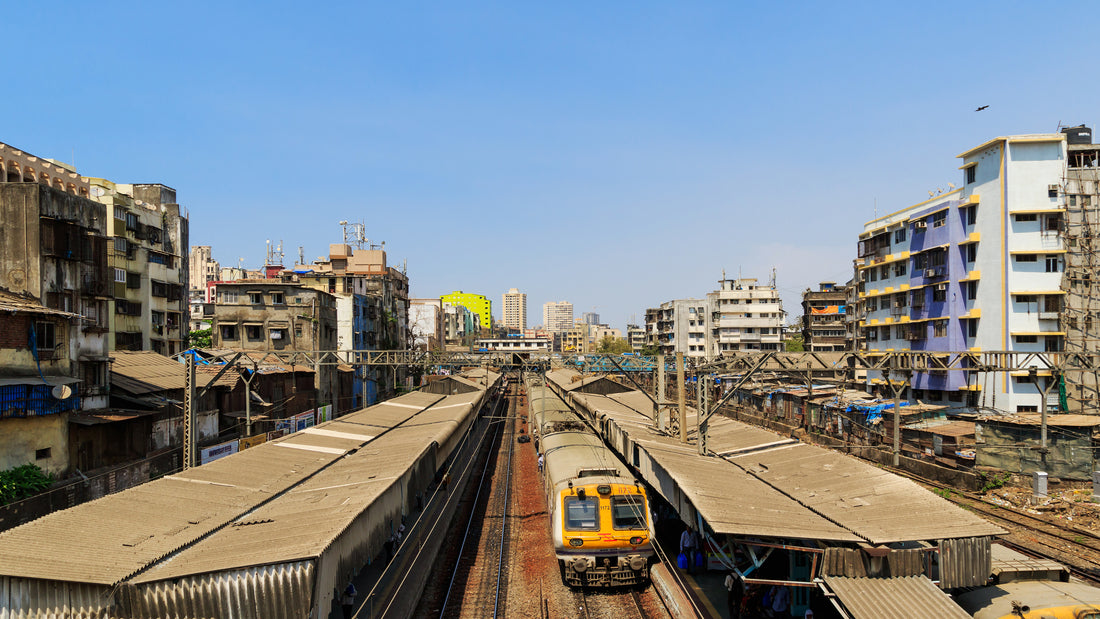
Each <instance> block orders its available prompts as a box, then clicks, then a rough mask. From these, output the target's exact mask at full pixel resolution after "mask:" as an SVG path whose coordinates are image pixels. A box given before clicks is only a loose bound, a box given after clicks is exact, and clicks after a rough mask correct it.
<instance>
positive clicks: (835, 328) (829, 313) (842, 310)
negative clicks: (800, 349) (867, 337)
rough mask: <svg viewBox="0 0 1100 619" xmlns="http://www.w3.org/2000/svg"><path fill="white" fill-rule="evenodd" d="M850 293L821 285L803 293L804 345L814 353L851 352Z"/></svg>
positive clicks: (840, 287)
mask: <svg viewBox="0 0 1100 619" xmlns="http://www.w3.org/2000/svg"><path fill="white" fill-rule="evenodd" d="M847 306H848V290H847V288H845V287H844V286H837V285H836V284H835V283H834V282H821V283H820V284H819V285H818V289H817V290H810V289H808V288H807V289H806V291H805V292H803V293H802V345H803V346H804V347H805V349H806V350H809V351H813V352H835V351H843V350H850V344H849V342H850V340H849V339H848V333H847V318H848V311H847Z"/></svg>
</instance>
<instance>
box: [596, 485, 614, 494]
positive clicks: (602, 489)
mask: <svg viewBox="0 0 1100 619" xmlns="http://www.w3.org/2000/svg"><path fill="white" fill-rule="evenodd" d="M596 492H599V493H600V494H601V495H605V494H611V486H609V485H607V484H600V485H598V486H596Z"/></svg>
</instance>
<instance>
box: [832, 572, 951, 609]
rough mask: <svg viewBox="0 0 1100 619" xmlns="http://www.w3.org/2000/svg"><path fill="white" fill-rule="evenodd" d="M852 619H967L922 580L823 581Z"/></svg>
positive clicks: (845, 579)
mask: <svg viewBox="0 0 1100 619" xmlns="http://www.w3.org/2000/svg"><path fill="white" fill-rule="evenodd" d="M824 581H825V587H827V588H828V589H829V590H830V591H832V592H833V593H835V594H836V595H837V597H838V598H839V599H840V602H841V604H843V605H844V608H845V609H846V610H847V611H848V614H849V615H851V617H852V619H894V618H895V617H896V618H897V619H925V618H927V619H952V618H957V619H970V615H969V614H967V612H966V611H964V610H963V609H962V608H961V607H960V606H959V605H958V604H956V603H955V601H954V600H952V599H951V597H950V596H949V595H947V594H946V593H944V592H943V591H941V590H940V588H939V587H937V586H936V585H935V583H933V582H932V581H931V580H928V578H926V577H924V576H906V577H902V578H845V577H842V576H826V577H824Z"/></svg>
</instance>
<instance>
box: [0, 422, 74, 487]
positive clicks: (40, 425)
mask: <svg viewBox="0 0 1100 619" xmlns="http://www.w3.org/2000/svg"><path fill="white" fill-rule="evenodd" d="M0 435H2V436H3V442H2V443H0V446H2V448H0V470H7V469H10V468H13V467H16V466H22V465H24V464H31V463H33V464H37V465H38V466H40V467H42V469H43V470H45V471H47V472H50V473H53V474H55V475H63V474H65V473H66V472H67V470H68V468H69V414H68V413H59V414H54V415H31V416H28V417H5V418H4V419H0ZM46 448H49V449H50V457H49V458H44V459H42V460H37V459H35V451H36V450H39V449H46Z"/></svg>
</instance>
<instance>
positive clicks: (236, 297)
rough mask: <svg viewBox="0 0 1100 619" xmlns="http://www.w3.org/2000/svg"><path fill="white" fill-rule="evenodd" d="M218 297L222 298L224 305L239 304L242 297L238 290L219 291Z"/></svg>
mask: <svg viewBox="0 0 1100 619" xmlns="http://www.w3.org/2000/svg"><path fill="white" fill-rule="evenodd" d="M218 296H219V297H221V300H222V303H230V304H233V303H239V302H240V299H241V295H240V294H239V293H238V292H237V291H236V290H219V291H218Z"/></svg>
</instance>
